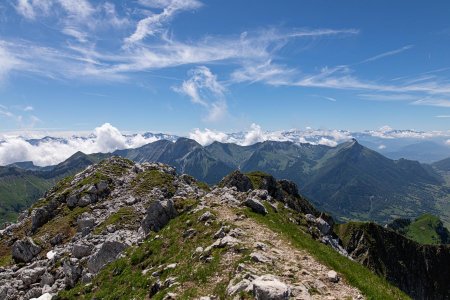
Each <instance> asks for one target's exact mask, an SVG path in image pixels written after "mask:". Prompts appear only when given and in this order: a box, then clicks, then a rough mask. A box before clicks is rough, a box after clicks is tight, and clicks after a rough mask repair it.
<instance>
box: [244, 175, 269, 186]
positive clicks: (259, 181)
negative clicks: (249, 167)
mask: <svg viewBox="0 0 450 300" xmlns="http://www.w3.org/2000/svg"><path fill="white" fill-rule="evenodd" d="M245 175H246V176H247V177H248V178H249V179H250V181H251V182H252V185H253V188H254V189H260V188H261V187H262V185H263V180H264V178H265V177H268V176H270V175H268V174H266V173H264V172H261V171H254V172H250V173H246V174H245Z"/></svg>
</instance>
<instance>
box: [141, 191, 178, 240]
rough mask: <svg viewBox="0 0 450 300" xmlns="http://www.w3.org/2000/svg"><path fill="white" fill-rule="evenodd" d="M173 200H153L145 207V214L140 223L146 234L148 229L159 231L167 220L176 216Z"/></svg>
mask: <svg viewBox="0 0 450 300" xmlns="http://www.w3.org/2000/svg"><path fill="white" fill-rule="evenodd" d="M177 214H178V213H177V211H176V209H175V207H174V204H173V201H172V200H171V199H169V200H163V201H155V202H153V203H152V204H151V205H150V207H149V208H148V209H147V215H146V216H145V219H144V221H143V222H142V224H141V228H142V229H143V230H144V232H145V233H146V234H148V233H149V232H150V231H155V232H158V231H160V230H161V229H162V228H163V227H164V226H165V225H166V224H167V223H169V221H170V220H171V219H173V218H175V217H176V216H177Z"/></svg>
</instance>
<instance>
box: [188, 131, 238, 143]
mask: <svg viewBox="0 0 450 300" xmlns="http://www.w3.org/2000/svg"><path fill="white" fill-rule="evenodd" d="M189 138H190V139H193V140H196V141H197V143H199V144H200V145H203V146H206V145H209V144H212V143H213V142H221V143H229V142H230V140H229V137H228V135H227V134H226V133H224V132H220V131H213V130H209V129H208V128H205V130H204V131H201V130H200V129H199V128H196V129H194V131H193V132H191V133H189Z"/></svg>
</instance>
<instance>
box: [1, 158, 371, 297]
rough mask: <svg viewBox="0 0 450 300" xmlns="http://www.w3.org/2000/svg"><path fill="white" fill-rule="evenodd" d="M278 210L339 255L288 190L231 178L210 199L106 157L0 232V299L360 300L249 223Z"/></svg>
mask: <svg viewBox="0 0 450 300" xmlns="http://www.w3.org/2000/svg"><path fill="white" fill-rule="evenodd" d="M256 185H257V186H258V188H257V189H255V186H256ZM280 209H289V211H293V212H297V213H299V214H298V215H295V216H294V215H293V217H292V218H290V219H289V220H290V222H292V223H295V224H303V228H304V230H305V232H306V233H307V234H308V235H309V236H311V237H313V238H314V240H317V241H319V242H320V243H322V244H327V245H328V246H329V247H331V248H333V249H334V250H335V251H337V252H338V253H340V255H341V256H347V252H346V250H344V249H343V248H342V247H341V246H340V243H339V240H338V239H337V238H336V236H335V235H334V234H333V233H332V226H333V223H332V219H331V218H329V217H328V216H327V215H324V214H321V213H320V212H318V211H316V210H315V209H314V208H313V207H312V206H311V205H310V204H309V203H308V202H307V201H306V200H305V199H303V198H302V197H301V196H300V195H299V194H298V191H297V188H296V186H295V184H293V183H291V182H289V181H286V180H281V181H276V180H275V179H274V178H273V177H267V176H260V175H259V174H256V175H255V176H253V177H251V178H249V177H247V176H243V174H241V173H239V172H235V173H233V174H231V175H229V176H228V177H226V178H225V179H224V180H223V181H222V182H221V184H219V186H218V187H216V188H215V189H214V190H210V189H209V188H208V187H207V186H206V185H204V184H202V183H199V182H197V181H195V180H194V179H193V178H192V177H190V176H187V175H177V173H176V172H175V169H173V168H171V167H169V166H167V165H163V164H156V163H143V164H134V163H132V162H130V161H128V160H125V159H121V158H117V157H113V158H110V159H108V160H105V161H103V162H102V163H100V164H97V165H95V166H91V167H88V168H87V169H86V170H85V171H83V172H81V173H79V174H77V175H76V176H74V177H72V178H68V179H66V180H64V181H62V182H60V183H59V184H58V185H57V186H56V187H55V188H53V189H52V190H50V191H49V192H48V193H47V194H46V195H45V197H44V198H43V199H41V200H40V201H39V202H37V203H36V204H35V205H34V206H33V207H32V208H30V209H29V210H28V211H26V212H24V213H23V214H22V215H21V217H20V221H19V222H18V223H15V224H12V225H9V226H8V227H6V228H5V229H3V230H1V231H0V261H1V265H3V267H1V268H0V299H150V298H155V299H178V298H179V299H194V298H195V299H219V298H221V299H224V298H229V299H249V298H255V299H364V296H363V293H362V292H361V291H360V290H358V289H357V288H355V287H353V286H351V285H350V284H349V283H348V282H347V280H346V279H345V278H344V276H342V275H341V274H338V273H337V272H336V271H335V270H333V269H330V268H329V267H327V266H325V265H324V264H323V263H321V262H319V261H318V260H317V259H316V258H314V256H312V255H310V254H309V253H308V252H306V251H305V250H301V249H299V248H298V247H295V246H294V245H292V244H291V243H290V242H289V241H288V240H287V239H286V238H284V237H283V236H282V235H281V234H280V233H278V232H275V231H273V230H271V229H270V228H269V227H268V226H266V225H264V224H262V223H261V222H257V221H256V219H255V218H253V217H252V218H251V217H249V216H248V212H249V211H252V213H253V214H255V215H260V216H264V215H266V214H268V213H269V212H277V211H278V210H280ZM349 261H350V259H349Z"/></svg>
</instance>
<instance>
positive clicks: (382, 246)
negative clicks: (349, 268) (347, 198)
mask: <svg viewBox="0 0 450 300" xmlns="http://www.w3.org/2000/svg"><path fill="white" fill-rule="evenodd" d="M336 231H337V233H338V236H339V237H340V238H341V240H342V242H343V246H344V247H345V249H346V250H347V251H348V253H349V254H350V256H351V257H352V258H353V259H355V260H356V261H358V262H360V263H361V264H363V265H365V266H367V267H368V268H370V269H371V270H373V271H374V272H376V273H377V274H380V275H383V276H384V277H386V278H387V279H388V280H389V281H390V282H393V283H394V284H395V285H397V286H398V287H400V288H401V289H402V290H404V291H408V293H409V294H410V295H411V296H412V297H413V298H414V299H448V297H450V285H449V283H448V278H449V277H450V269H449V268H448V266H449V265H450V246H449V245H421V244H418V243H416V242H414V241H412V240H410V239H408V238H406V237H403V236H401V235H399V234H398V233H396V232H394V231H392V230H389V229H386V228H383V227H381V226H379V225H377V224H374V223H354V222H352V223H348V224H342V225H338V226H337V230H336Z"/></svg>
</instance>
